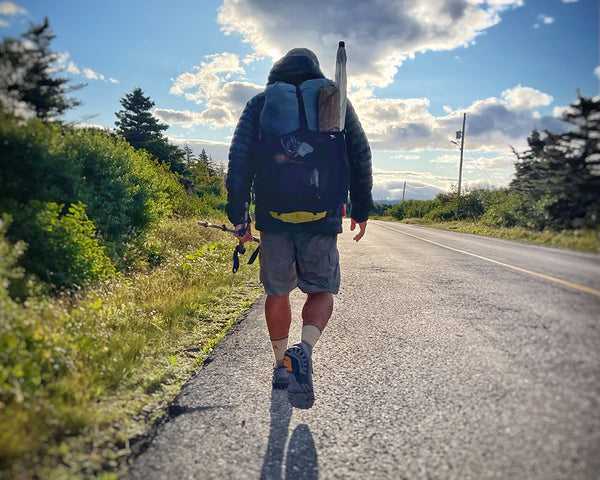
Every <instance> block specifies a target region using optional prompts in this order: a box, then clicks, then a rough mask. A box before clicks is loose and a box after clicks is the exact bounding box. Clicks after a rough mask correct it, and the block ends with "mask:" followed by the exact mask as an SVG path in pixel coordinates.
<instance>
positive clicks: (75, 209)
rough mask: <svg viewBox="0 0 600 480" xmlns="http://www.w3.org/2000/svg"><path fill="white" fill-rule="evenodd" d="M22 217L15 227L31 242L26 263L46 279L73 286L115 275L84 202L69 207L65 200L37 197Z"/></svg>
mask: <svg viewBox="0 0 600 480" xmlns="http://www.w3.org/2000/svg"><path fill="white" fill-rule="evenodd" d="M19 220H20V221H19V224H18V225H16V226H15V229H14V230H15V232H16V233H17V235H18V236H19V238H21V239H23V240H24V241H25V242H26V243H27V244H28V245H29V247H28V249H27V250H26V252H25V255H24V256H23V261H22V265H23V266H25V268H26V270H27V271H28V272H30V273H33V274H35V275H36V276H38V277H39V278H40V279H42V280H43V281H45V282H48V283H51V284H52V285H54V286H55V287H56V288H63V287H67V288H70V287H74V286H76V285H79V286H81V285H84V284H85V283H87V282H89V281H92V280H100V279H104V278H108V277H110V276H112V275H114V273H115V268H114V266H113V265H112V263H111V261H110V259H109V258H108V257H107V256H106V253H105V252H104V247H103V246H101V245H100V244H99V241H98V239H97V238H96V229H95V227H94V224H93V222H92V221H90V220H89V219H88V217H87V215H86V213H85V209H84V205H83V204H82V203H80V202H79V203H77V204H72V205H70V206H69V207H68V208H66V209H65V208H64V205H62V204H60V205H59V204H57V203H53V202H46V203H43V202H39V201H35V200H34V201H32V202H30V203H29V204H28V205H27V206H26V208H25V209H24V210H23V211H22V212H21V213H20V214H19Z"/></svg>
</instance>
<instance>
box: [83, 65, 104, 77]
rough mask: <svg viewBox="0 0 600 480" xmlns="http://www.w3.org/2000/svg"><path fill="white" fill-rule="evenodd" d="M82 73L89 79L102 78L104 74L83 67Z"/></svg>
mask: <svg viewBox="0 0 600 480" xmlns="http://www.w3.org/2000/svg"><path fill="white" fill-rule="evenodd" d="M83 75H84V76H85V78H88V79H90V80H104V75H102V74H101V73H97V72H94V71H93V70H92V69H91V68H85V67H84V68H83Z"/></svg>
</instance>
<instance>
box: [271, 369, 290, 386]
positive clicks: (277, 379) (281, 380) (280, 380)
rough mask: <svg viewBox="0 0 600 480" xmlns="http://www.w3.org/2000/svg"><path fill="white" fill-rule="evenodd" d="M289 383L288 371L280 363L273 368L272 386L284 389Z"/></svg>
mask: <svg viewBox="0 0 600 480" xmlns="http://www.w3.org/2000/svg"><path fill="white" fill-rule="evenodd" d="M289 384H290V373H289V372H288V371H287V370H286V368H285V367H284V366H283V365H282V366H281V367H275V368H274V369H273V388H277V389H282V390H283V389H285V388H288V385H289Z"/></svg>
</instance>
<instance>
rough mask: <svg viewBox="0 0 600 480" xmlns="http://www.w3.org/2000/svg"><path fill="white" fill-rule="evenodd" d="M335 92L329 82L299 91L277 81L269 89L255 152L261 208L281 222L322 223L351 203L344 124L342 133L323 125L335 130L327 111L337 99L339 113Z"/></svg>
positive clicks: (308, 85) (311, 84) (316, 81)
mask: <svg viewBox="0 0 600 480" xmlns="http://www.w3.org/2000/svg"><path fill="white" fill-rule="evenodd" d="M332 91H333V92H332ZM335 92H337V89H336V87H335V85H334V84H333V82H331V81H330V80H327V79H324V78H319V79H313V80H307V81H305V82H303V83H301V84H300V85H299V86H294V85H291V84H288V83H284V82H276V83H274V84H271V85H268V86H267V88H266V90H265V104H264V106H263V109H262V112H261V114H260V128H259V141H258V146H257V149H256V152H257V161H258V166H257V173H256V180H255V191H256V204H257V208H259V209H260V210H262V211H263V212H264V213H265V214H267V215H269V216H270V217H272V218H274V219H276V220H279V221H282V222H286V223H305V222H311V221H317V220H320V219H322V218H324V217H325V216H326V215H327V212H328V211H329V210H332V209H335V208H339V207H340V206H341V205H342V204H344V203H345V202H346V200H347V196H348V184H349V166H348V158H347V154H346V139H345V132H344V131H339V121H338V130H337V131H334V130H330V131H320V130H322V129H323V124H327V126H326V127H325V128H331V125H330V121H331V115H329V114H328V112H329V113H330V112H331V111H332V106H333V108H336V104H335V99H336V98H337V99H338V103H337V106H338V111H339V92H337V93H338V96H337V97H336V96H335V95H332V93H335ZM320 100H321V101H320ZM327 102H329V105H328V106H327ZM324 104H325V108H323V105H324ZM320 105H321V108H319V106H320ZM327 107H329V108H327ZM320 117H321V118H320ZM337 117H338V118H339V114H337ZM319 123H321V129H320V128H319Z"/></svg>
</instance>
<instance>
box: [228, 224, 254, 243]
mask: <svg viewBox="0 0 600 480" xmlns="http://www.w3.org/2000/svg"><path fill="white" fill-rule="evenodd" d="M233 229H234V230H235V232H236V233H235V236H236V238H237V239H238V240H239V241H240V243H241V244H244V243H246V242H252V241H253V239H252V229H251V228H250V225H248V227H247V228H246V231H245V232H244V233H243V234H242V235H240V234H239V233H238V232H240V231H242V230H243V229H244V225H243V224H241V223H240V224H239V225H235V226H234V227H233Z"/></svg>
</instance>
